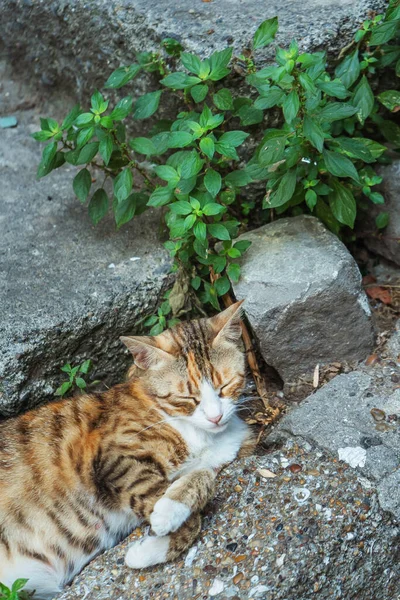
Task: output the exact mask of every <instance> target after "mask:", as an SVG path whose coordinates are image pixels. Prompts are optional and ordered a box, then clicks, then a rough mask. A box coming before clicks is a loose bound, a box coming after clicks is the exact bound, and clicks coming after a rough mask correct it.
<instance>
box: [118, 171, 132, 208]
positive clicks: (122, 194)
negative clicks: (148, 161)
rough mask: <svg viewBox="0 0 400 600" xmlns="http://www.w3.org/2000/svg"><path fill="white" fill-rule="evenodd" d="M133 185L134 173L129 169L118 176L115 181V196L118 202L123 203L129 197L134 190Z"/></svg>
mask: <svg viewBox="0 0 400 600" xmlns="http://www.w3.org/2000/svg"><path fill="white" fill-rule="evenodd" d="M132 185H133V177H132V171H131V170H130V169H129V168H128V169H124V170H123V171H121V173H119V175H117V177H116V178H115V179H114V195H115V197H116V198H117V200H118V202H122V200H125V198H127V197H128V196H129V194H130V193H131V190H132Z"/></svg>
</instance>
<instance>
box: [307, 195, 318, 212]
mask: <svg viewBox="0 0 400 600" xmlns="http://www.w3.org/2000/svg"><path fill="white" fill-rule="evenodd" d="M305 200H306V204H307V206H308V208H309V209H310V210H311V211H312V210H313V209H314V207H315V205H316V204H317V194H316V193H315V192H314V190H307V191H306V195H305Z"/></svg>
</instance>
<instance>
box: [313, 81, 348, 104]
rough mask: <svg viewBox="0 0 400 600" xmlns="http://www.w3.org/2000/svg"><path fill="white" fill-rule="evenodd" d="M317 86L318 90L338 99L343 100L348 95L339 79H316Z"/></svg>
mask: <svg viewBox="0 0 400 600" xmlns="http://www.w3.org/2000/svg"><path fill="white" fill-rule="evenodd" d="M317 86H318V87H319V89H320V90H322V91H323V92H325V94H326V95H327V96H333V97H334V98H339V99H340V100H344V99H345V98H347V97H348V95H349V92H348V91H347V89H346V88H345V86H344V85H343V83H342V82H341V80H340V79H334V80H333V81H317Z"/></svg>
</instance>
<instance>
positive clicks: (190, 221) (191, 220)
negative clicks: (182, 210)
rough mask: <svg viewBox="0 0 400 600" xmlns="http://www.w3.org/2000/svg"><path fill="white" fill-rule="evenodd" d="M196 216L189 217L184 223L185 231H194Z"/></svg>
mask: <svg viewBox="0 0 400 600" xmlns="http://www.w3.org/2000/svg"><path fill="white" fill-rule="evenodd" d="M196 219H197V217H196V215H193V214H191V215H188V216H187V217H186V219H185V221H184V223H183V226H184V229H185V231H189V229H192V227H193V225H194V224H195V223H196Z"/></svg>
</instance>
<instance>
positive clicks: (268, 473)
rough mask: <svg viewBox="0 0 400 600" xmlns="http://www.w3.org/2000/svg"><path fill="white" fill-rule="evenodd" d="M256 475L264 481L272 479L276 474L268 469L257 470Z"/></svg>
mask: <svg viewBox="0 0 400 600" xmlns="http://www.w3.org/2000/svg"><path fill="white" fill-rule="evenodd" d="M258 473H259V474H260V475H261V477H264V478H265V479H272V478H273V477H276V474H275V473H273V472H272V471H270V470H269V469H258Z"/></svg>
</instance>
